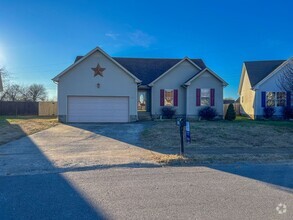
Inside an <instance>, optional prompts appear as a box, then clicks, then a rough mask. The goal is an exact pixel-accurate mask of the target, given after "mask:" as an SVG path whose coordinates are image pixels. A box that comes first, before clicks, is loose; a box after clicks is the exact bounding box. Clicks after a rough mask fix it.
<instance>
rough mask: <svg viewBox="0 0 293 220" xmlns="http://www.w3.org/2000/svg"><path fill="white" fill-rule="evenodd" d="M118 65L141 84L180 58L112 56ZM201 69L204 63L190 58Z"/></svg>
mask: <svg viewBox="0 0 293 220" xmlns="http://www.w3.org/2000/svg"><path fill="white" fill-rule="evenodd" d="M81 58H82V56H77V57H76V59H75V62H77V61H78V60H80V59H81ZM113 59H114V60H116V61H117V62H118V63H119V64H120V65H122V66H123V67H124V68H126V69H127V70H128V71H129V72H131V73H132V74H134V75H135V76H136V77H137V78H138V79H140V80H141V81H142V84H143V85H148V84H149V83H151V82H153V81H154V80H156V79H157V78H158V77H160V76H161V75H162V74H164V73H165V72H166V71H168V70H169V69H171V68H172V67H173V66H175V65H176V64H177V63H179V62H180V61H181V60H182V59H172V58H128V57H113ZM190 60H191V61H192V62H194V63H195V64H196V65H197V66H199V67H200V68H201V69H204V68H205V67H206V65H205V64H204V62H203V61H202V60H201V59H190Z"/></svg>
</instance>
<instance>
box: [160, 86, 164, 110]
mask: <svg viewBox="0 0 293 220" xmlns="http://www.w3.org/2000/svg"><path fill="white" fill-rule="evenodd" d="M164 92H165V91H164V89H161V90H160V106H164Z"/></svg>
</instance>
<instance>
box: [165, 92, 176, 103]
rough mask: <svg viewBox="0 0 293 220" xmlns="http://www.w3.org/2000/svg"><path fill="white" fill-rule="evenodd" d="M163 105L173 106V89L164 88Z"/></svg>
mask: <svg viewBox="0 0 293 220" xmlns="http://www.w3.org/2000/svg"><path fill="white" fill-rule="evenodd" d="M164 106H174V90H173V89H165V90H164Z"/></svg>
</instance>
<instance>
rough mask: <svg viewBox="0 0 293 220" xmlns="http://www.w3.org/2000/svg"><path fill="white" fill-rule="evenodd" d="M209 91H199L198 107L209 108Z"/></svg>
mask: <svg viewBox="0 0 293 220" xmlns="http://www.w3.org/2000/svg"><path fill="white" fill-rule="evenodd" d="M210 99H211V94H210V89H201V90H200V105H201V106H209V105H210V103H211V102H210Z"/></svg>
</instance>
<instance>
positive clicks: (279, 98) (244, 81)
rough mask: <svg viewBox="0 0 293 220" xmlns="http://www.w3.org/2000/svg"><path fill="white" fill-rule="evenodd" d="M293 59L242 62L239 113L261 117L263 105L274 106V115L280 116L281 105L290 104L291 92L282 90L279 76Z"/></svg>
mask: <svg viewBox="0 0 293 220" xmlns="http://www.w3.org/2000/svg"><path fill="white" fill-rule="evenodd" d="M289 65H293V59H292V58H290V59H288V60H272V61H249V62H244V64H243V68H242V74H241V79H240V84H239V89H238V93H239V95H240V104H241V114H245V115H248V116H250V117H251V118H253V119H256V118H262V117H263V110H264V108H265V107H268V106H269V107H275V110H276V112H275V116H281V115H282V111H283V107H285V106H291V103H293V102H292V101H291V99H292V97H291V93H290V92H286V91H284V90H283V89H282V88H281V86H280V83H279V81H280V80H279V79H280V77H282V74H283V73H284V71H286V70H288V66H289Z"/></svg>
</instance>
